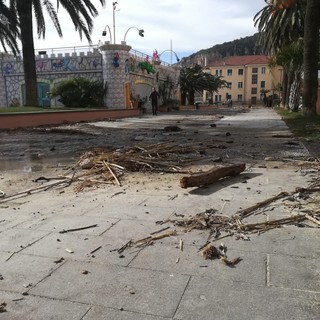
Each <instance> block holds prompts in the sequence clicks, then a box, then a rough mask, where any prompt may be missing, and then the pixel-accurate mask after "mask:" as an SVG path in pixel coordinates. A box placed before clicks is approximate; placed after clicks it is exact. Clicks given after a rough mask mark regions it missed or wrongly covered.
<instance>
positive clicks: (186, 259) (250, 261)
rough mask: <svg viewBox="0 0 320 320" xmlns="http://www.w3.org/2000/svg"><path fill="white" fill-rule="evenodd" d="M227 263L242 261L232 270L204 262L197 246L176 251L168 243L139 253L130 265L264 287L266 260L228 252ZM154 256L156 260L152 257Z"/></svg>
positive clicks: (247, 254)
mask: <svg viewBox="0 0 320 320" xmlns="http://www.w3.org/2000/svg"><path fill="white" fill-rule="evenodd" d="M227 253H228V259H230V260H233V259H236V258H238V257H239V258H241V259H242V260H241V261H240V262H239V263H238V264H237V265H235V266H234V267H228V266H226V265H225V264H224V263H223V262H222V261H220V260H219V259H214V260H205V259H204V257H203V256H202V255H201V253H200V252H199V250H198V247H196V246H189V245H185V246H183V251H181V250H180V249H179V241H177V244H176V246H174V245H168V243H167V242H166V243H160V244H155V245H153V246H149V247H147V248H145V249H144V250H142V251H140V252H139V254H138V255H137V256H136V257H135V259H133V260H132V262H131V263H130V264H129V266H130V267H135V268H141V269H148V270H157V271H163V272H175V273H180V274H185V275H190V276H191V275H198V276H207V277H211V278H213V279H221V280H223V279H224V280H232V281H243V282H248V283H252V284H257V285H264V284H265V283H266V275H267V272H266V270H267V269H266V261H267V256H266V255H264V254H259V253H256V254H255V255H252V254H251V253H248V252H243V251H239V250H237V251H235V250H228V252H227ZM155 256H157V259H154V258H153V257H155Z"/></svg>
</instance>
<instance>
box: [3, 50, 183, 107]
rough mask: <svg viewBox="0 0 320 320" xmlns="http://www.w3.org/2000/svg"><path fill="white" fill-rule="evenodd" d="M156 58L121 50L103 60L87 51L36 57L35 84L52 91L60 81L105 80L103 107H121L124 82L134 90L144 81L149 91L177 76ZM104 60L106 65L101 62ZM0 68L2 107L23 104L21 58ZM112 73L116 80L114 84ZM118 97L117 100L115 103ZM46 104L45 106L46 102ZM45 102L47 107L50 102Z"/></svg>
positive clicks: (14, 59) (16, 58) (55, 103)
mask: <svg viewBox="0 0 320 320" xmlns="http://www.w3.org/2000/svg"><path fill="white" fill-rule="evenodd" d="M117 53H118V55H117ZM157 57H158V55H157V51H156V50H155V51H154V54H153V57H150V56H146V55H143V56H137V55H136V54H131V53H128V52H124V53H121V52H120V51H118V52H114V51H110V52H109V54H108V56H107V57H106V59H103V56H102V54H101V53H100V52H95V53H94V54H93V53H92V52H88V54H87V55H84V54H83V53H81V54H80V55H76V54H74V53H73V54H72V56H70V55H69V54H65V55H62V54H59V55H54V54H52V55H51V56H50V57H48V56H42V57H40V56H37V57H36V71H37V76H38V79H37V81H38V84H40V82H42V83H43V84H44V85H43V87H45V86H46V88H47V86H49V89H50V88H53V87H54V86H55V85H56V84H58V83H59V82H60V81H62V80H66V79H70V78H75V77H85V78H88V79H91V80H103V81H104V82H105V81H107V82H108V85H109V87H110V88H109V89H110V90H109V94H108V97H107V99H108V101H106V102H107V103H106V105H107V106H116V107H120V106H123V97H122V96H123V92H124V90H123V89H124V88H123V85H122V84H123V83H125V82H128V81H130V82H131V85H132V88H134V87H135V86H136V85H137V83H135V81H136V80H137V78H138V79H141V80H143V81H144V86H146V88H148V90H149V89H150V88H151V85H153V86H154V85H155V84H156V83H157V82H158V81H160V80H161V79H163V78H164V77H165V74H167V73H173V74H176V73H177V70H175V69H174V68H168V67H164V66H162V65H156V64H155V63H154V60H155V59H157ZM151 59H152V60H151ZM103 61H105V62H104V63H103ZM119 66H120V68H119ZM0 67H1V70H2V80H1V79H0V80H1V81H2V87H3V92H5V93H6V94H5V95H3V97H0V102H1V106H9V105H11V106H18V105H23V103H24V101H23V99H24V94H23V90H24V89H23V88H24V72H23V61H22V59H21V57H10V59H1V60H0ZM115 74H116V77H117V79H118V80H117V82H116V83H115V84H114V85H113V83H114V81H115ZM153 74H155V75H153ZM136 77H137V78H136ZM133 79H134V80H133ZM1 81H0V82H1ZM146 81H150V82H146ZM119 84H120V85H119ZM0 85H1V83H0ZM141 86H142V84H141V85H139V88H140V89H141V88H142V87H141ZM41 88H42V87H41ZM140 89H139V90H140ZM148 90H147V89H143V90H142V92H139V94H140V95H141V97H144V96H145V94H146V93H145V92H144V91H148ZM40 91H41V90H40ZM42 91H43V90H42ZM121 95H122V96H121ZM119 97H120V98H121V99H120V98H119ZM40 98H41V99H42V100H41V101H42V102H44V100H45V99H48V97H46V96H45V95H43V96H42V97H40ZM117 98H119V99H118V100H117ZM45 102H46V103H47V101H45ZM48 103H49V105H50V100H49V102H48ZM40 105H41V104H40ZM51 105H52V106H54V105H58V103H57V101H55V100H54V99H53V100H51Z"/></svg>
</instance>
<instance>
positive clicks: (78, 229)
mask: <svg viewBox="0 0 320 320" xmlns="http://www.w3.org/2000/svg"><path fill="white" fill-rule="evenodd" d="M97 226H98V225H97V224H92V225H90V226H86V227H80V228H74V229H67V230H62V231H59V233H68V232H74V231H81V230H86V229H90V228H95V227H97Z"/></svg>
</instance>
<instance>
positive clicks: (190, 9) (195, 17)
mask: <svg viewBox="0 0 320 320" xmlns="http://www.w3.org/2000/svg"><path fill="white" fill-rule="evenodd" d="M117 2H118V4H117V5H116V10H115V11H114V12H113V5H112V3H113V1H110V0H106V6H105V7H104V8H102V7H101V5H100V3H99V1H98V0H92V3H94V4H95V6H96V8H97V9H98V11H99V16H98V17H96V18H95V19H94V30H93V33H92V42H93V44H98V43H99V41H101V42H104V41H109V40H110V38H109V29H108V28H107V29H106V30H107V32H108V35H107V36H106V37H103V36H102V31H103V30H104V29H105V27H106V25H108V26H109V27H110V29H111V33H112V37H113V25H115V30H116V43H120V42H121V41H123V40H124V35H125V33H126V31H127V30H128V29H129V28H130V27H137V28H139V29H144V31H145V32H144V35H145V36H144V37H143V38H142V37H140V36H139V35H138V31H137V30H136V29H135V28H132V29H130V30H129V31H128V33H127V36H126V42H127V44H129V45H131V46H132V48H133V49H135V50H138V51H141V52H143V53H145V54H149V55H152V52H153V50H154V49H156V50H157V51H158V53H162V52H163V51H165V50H168V51H166V52H164V53H163V55H161V58H162V60H168V59H171V58H170V56H171V55H170V53H171V51H170V50H173V51H174V52H176V53H177V55H178V56H179V58H182V57H185V56H189V55H191V54H192V53H195V52H197V51H199V50H201V49H207V48H210V47H212V46H214V45H216V44H221V43H223V42H227V41H232V40H235V39H239V38H243V37H246V36H251V35H253V34H254V33H255V32H257V30H256V29H255V28H254V23H253V17H254V15H255V14H256V13H257V12H258V11H259V10H260V9H262V8H263V7H264V6H265V2H264V0H118V1H117ZM113 13H114V16H115V24H113ZM58 16H59V20H60V23H61V26H62V30H63V38H62V39H60V38H59V37H58V35H57V33H56V31H55V29H54V27H53V25H52V23H51V21H50V20H48V19H46V28H47V29H46V39H45V40H38V38H37V36H35V38H34V39H35V48H36V49H47V48H56V47H69V46H71V47H74V46H87V45H88V42H87V40H86V39H85V38H84V39H82V41H80V38H79V35H78V33H77V32H76V31H75V30H74V27H73V24H72V22H71V21H70V19H69V18H68V16H67V15H66V14H65V12H64V11H63V10H62V8H61V7H60V8H59V11H58ZM168 62H170V61H168ZM174 62H175V61H174Z"/></svg>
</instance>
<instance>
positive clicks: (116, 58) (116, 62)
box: [112, 52, 120, 68]
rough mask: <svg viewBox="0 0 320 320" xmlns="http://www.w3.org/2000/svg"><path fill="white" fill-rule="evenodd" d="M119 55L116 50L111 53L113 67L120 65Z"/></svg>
mask: <svg viewBox="0 0 320 320" xmlns="http://www.w3.org/2000/svg"><path fill="white" fill-rule="evenodd" d="M119 60H120V56H119V53H118V52H115V53H114V54H113V59H112V64H113V66H114V67H115V68H118V67H119V66H120V62H119Z"/></svg>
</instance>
